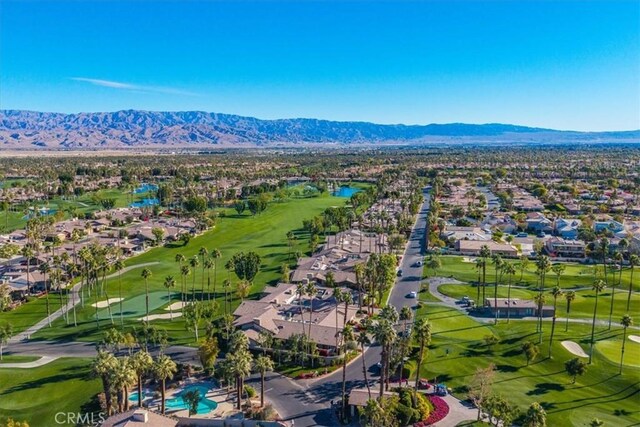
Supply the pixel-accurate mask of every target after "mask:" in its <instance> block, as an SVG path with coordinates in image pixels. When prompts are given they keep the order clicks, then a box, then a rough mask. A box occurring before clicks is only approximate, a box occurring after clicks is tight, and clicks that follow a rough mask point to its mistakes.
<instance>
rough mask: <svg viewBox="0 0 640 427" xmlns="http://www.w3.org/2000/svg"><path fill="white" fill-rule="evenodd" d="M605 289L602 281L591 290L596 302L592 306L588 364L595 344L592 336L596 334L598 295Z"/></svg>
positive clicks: (597, 282)
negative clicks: (593, 292)
mask: <svg viewBox="0 0 640 427" xmlns="http://www.w3.org/2000/svg"><path fill="white" fill-rule="evenodd" d="M606 287H607V285H606V283H605V282H604V281H602V280H596V281H595V282H594V283H593V290H594V291H595V292H596V301H595V304H594V305H593V320H592V321H591V348H590V349H589V364H591V359H592V357H593V346H594V344H595V341H594V335H595V332H596V314H597V312H598V295H600V292H602V291H603V290H604V289H605V288H606Z"/></svg>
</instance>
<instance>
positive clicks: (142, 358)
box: [131, 350, 153, 408]
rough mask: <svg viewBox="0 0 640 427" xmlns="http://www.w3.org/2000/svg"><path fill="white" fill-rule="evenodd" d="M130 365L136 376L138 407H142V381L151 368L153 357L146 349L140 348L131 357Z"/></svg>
mask: <svg viewBox="0 0 640 427" xmlns="http://www.w3.org/2000/svg"><path fill="white" fill-rule="evenodd" d="M131 365H132V367H133V370H134V371H135V373H136V378H137V386H138V407H139V408H142V382H143V381H144V377H145V376H146V375H148V374H149V373H150V372H151V369H152V368H153V358H152V357H151V355H150V354H149V352H147V351H146V350H140V351H138V352H137V353H135V354H134V355H133V356H132V357H131Z"/></svg>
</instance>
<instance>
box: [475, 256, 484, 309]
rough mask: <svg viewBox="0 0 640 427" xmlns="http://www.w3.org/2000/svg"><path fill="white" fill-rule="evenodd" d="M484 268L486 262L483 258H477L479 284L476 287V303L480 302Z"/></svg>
mask: <svg viewBox="0 0 640 427" xmlns="http://www.w3.org/2000/svg"><path fill="white" fill-rule="evenodd" d="M483 266H484V260H483V259H482V258H476V264H475V267H476V270H478V282H477V286H476V290H477V295H476V301H478V302H480V288H481V287H482V268H483Z"/></svg>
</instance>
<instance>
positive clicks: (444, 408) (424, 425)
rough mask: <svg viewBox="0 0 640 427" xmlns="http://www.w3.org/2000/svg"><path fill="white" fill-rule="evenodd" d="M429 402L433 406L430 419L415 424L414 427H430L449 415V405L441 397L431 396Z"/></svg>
mask: <svg viewBox="0 0 640 427" xmlns="http://www.w3.org/2000/svg"><path fill="white" fill-rule="evenodd" d="M429 402H431V405H432V406H433V410H432V411H431V413H430V414H429V417H428V418H427V419H426V420H424V421H420V422H419V423H415V424H414V425H413V426H414V427H428V426H430V425H433V424H435V423H437V422H438V421H440V420H442V419H443V418H444V417H446V416H447V415H449V405H447V402H445V401H444V400H443V399H442V398H441V397H438V396H429Z"/></svg>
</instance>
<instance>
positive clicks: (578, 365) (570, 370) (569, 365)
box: [564, 357, 587, 384]
mask: <svg viewBox="0 0 640 427" xmlns="http://www.w3.org/2000/svg"><path fill="white" fill-rule="evenodd" d="M564 369H565V370H566V371H567V374H569V376H570V377H571V383H572V384H575V383H576V377H577V376H578V375H584V373H585V372H587V364H586V363H584V362H583V361H582V360H580V359H579V358H577V357H574V358H573V359H571V360H567V361H566V362H565V364H564Z"/></svg>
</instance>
